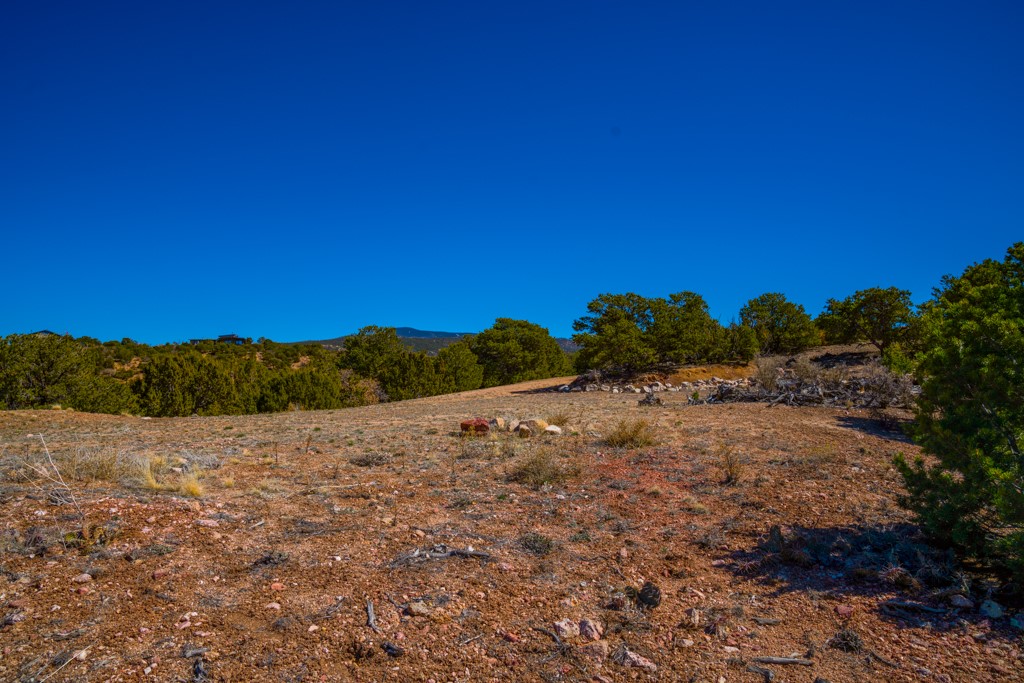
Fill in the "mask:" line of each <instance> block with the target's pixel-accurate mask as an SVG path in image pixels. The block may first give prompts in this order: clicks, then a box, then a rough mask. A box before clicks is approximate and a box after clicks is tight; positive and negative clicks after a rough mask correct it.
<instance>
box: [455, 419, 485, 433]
mask: <svg viewBox="0 0 1024 683" xmlns="http://www.w3.org/2000/svg"><path fill="white" fill-rule="evenodd" d="M459 426H460V427H461V428H462V431H464V432H472V433H473V434H486V433H487V432H489V431H490V430H491V425H490V423H488V422H487V420H485V419H484V418H482V417H474V418H473V419H472V420H463V421H462V423H461V424H460V425H459Z"/></svg>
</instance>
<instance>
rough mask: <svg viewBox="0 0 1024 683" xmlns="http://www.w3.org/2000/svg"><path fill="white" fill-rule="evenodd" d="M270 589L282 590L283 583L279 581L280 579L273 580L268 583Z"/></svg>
mask: <svg viewBox="0 0 1024 683" xmlns="http://www.w3.org/2000/svg"><path fill="white" fill-rule="evenodd" d="M270 590H272V591H283V590H284V584H283V583H281V582H280V581H275V582H274V583H272V584H270Z"/></svg>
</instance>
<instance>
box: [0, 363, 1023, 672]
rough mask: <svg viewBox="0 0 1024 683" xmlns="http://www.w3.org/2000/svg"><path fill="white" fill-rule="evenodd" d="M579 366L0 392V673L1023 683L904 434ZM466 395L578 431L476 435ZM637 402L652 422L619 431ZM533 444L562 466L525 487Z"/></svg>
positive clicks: (485, 413) (514, 415)
mask: <svg viewBox="0 0 1024 683" xmlns="http://www.w3.org/2000/svg"><path fill="white" fill-rule="evenodd" d="M565 381H567V380H565V379H563V380H557V379H556V380H547V381H544V382H534V383H528V384H524V385H516V386H513V387H501V388H497V389H486V390H480V391H475V392H468V393H465V394H458V395H453V396H443V397H436V398H430V399H422V400H416V401H408V402H403V403H395V404H385V405H378V406H371V407H366V408H358V409H350V410H339V411H324V412H293V413H287V414H276V415H261V416H247V417H211V418H182V419H143V418H137V417H117V416H98V415H86V414H79V413H73V412H69V411H30V412H0V448H2V453H0V465H2V468H0V475H2V477H0V502H2V508H0V510H2V512H0V553H2V554H0V616H2V619H3V621H2V622H0V680H4V681H43V680H50V681H143V680H153V681H392V680H393V681H433V682H435V683H441V682H442V681H446V682H447V681H451V682H454V681H540V680H544V681H619V680H665V681H701V682H719V681H749V682H751V683H754V682H759V681H766V680H772V678H771V677H773V679H774V680H775V681H801V682H806V683H812V682H813V681H822V680H824V681H831V682H832V683H838V682H841V681H877V680H880V679H884V680H888V681H958V682H959V681H963V682H965V683H966V682H968V681H1012V680H1024V673H1022V672H1024V659H1022V656H1021V645H1022V644H1021V631H1019V630H1016V629H1015V628H1014V627H1013V626H1011V624H1010V621H1011V619H1012V618H1014V617H1015V616H1016V614H1017V613H1016V611H1015V610H1016V609H1018V608H1019V605H1015V604H1014V603H1013V601H1012V600H1011V599H1008V598H1006V597H1005V596H1004V595H1003V594H1002V593H1000V591H1001V590H1003V587H1001V586H1000V585H999V582H998V581H997V580H995V579H993V578H991V577H985V576H977V575H970V574H968V573H964V572H962V571H961V569H960V568H958V567H957V566H956V565H955V564H953V563H952V562H951V560H950V558H949V557H948V556H947V555H946V554H944V553H942V552H940V551H938V550H934V549H930V548H928V547H927V546H925V545H923V544H921V543H920V540H919V539H918V537H917V534H916V531H915V529H914V527H913V526H912V525H910V524H909V523H908V521H909V518H908V516H907V515H906V513H905V512H903V511H902V510H901V509H900V508H899V507H898V506H897V504H896V497H897V495H898V493H899V491H900V480H899V476H898V474H897V473H896V472H895V470H894V468H893V466H892V465H891V459H892V457H893V455H894V454H895V453H896V452H898V451H903V452H905V453H908V454H915V453H916V452H917V449H916V447H915V446H914V445H912V444H911V443H909V442H908V441H907V440H906V439H905V437H903V436H902V434H901V433H899V432H892V431H885V430H883V429H882V428H881V427H880V425H879V424H878V423H876V422H875V421H873V420H872V419H871V417H870V416H869V415H867V414H861V413H858V412H856V411H844V410H835V409H824V408H787V407H775V408H768V407H766V406H764V405H758V404H735V405H717V406H715V405H697V406H688V405H687V401H686V396H685V395H683V394H681V393H671V394H670V393H666V394H664V405H662V406H655V407H649V408H646V407H640V406H638V405H637V397H636V396H635V395H621V394H610V393H605V392H593V393H572V394H559V393H546V392H537V391H536V390H537V389H539V388H542V387H549V386H557V385H559V384H561V383H564V382H565ZM474 416H482V417H485V418H493V417H502V418H505V419H520V418H524V419H525V418H540V419H544V420H547V421H549V422H553V423H559V424H561V425H562V426H563V431H564V433H563V434H562V435H561V436H543V437H535V438H531V439H520V438H517V437H515V436H513V435H510V434H507V433H499V434H493V433H492V434H489V435H486V436H482V437H473V438H463V437H461V436H459V434H458V430H459V422H460V421H461V420H463V419H466V418H470V417H474ZM622 420H646V421H647V422H649V423H650V425H651V431H652V433H653V436H654V439H655V442H654V443H653V444H651V445H647V446H641V447H638V448H622V447H619V448H615V447H611V446H609V445H607V443H606V441H605V439H606V438H607V437H608V435H609V434H611V433H613V431H614V430H615V428H616V426H617V425H618V423H619V422H620V421H622ZM40 435H42V437H43V439H45V445H46V446H47V448H48V450H49V452H50V454H51V456H52V457H53V458H54V461H55V462H56V463H57V465H58V468H59V469H60V470H61V475H62V476H63V478H64V480H65V482H66V484H67V487H64V486H62V485H61V484H60V483H59V481H58V482H54V481H50V480H48V479H46V478H45V477H44V476H43V474H44V473H45V474H46V475H48V476H49V477H50V478H53V479H55V478H56V475H55V472H54V471H53V470H52V468H51V469H43V470H41V469H39V468H40V467H44V468H45V467H47V460H46V453H45V451H44V449H43V440H42V439H40ZM538 464H539V465H546V466H548V467H549V468H552V471H553V472H555V475H553V476H552V477H551V479H553V480H554V483H552V484H546V485H542V486H536V487H535V486H531V485H529V484H528V483H519V482H518V481H516V480H515V479H514V477H513V475H514V474H515V473H516V472H523V471H531V470H530V468H531V467H536V466H539V465H538ZM30 465H34V466H35V467H36V468H37V469H36V470H35V471H33V470H31V469H29V466H30ZM19 473H20V474H19ZM558 475H560V476H558ZM26 477H27V478H26ZM90 479H92V480H91V481H90ZM730 480H731V481H730ZM76 506H78V507H80V508H81V510H82V513H83V514H84V517H85V523H84V525H83V523H82V520H81V519H80V518H79V516H78V515H77V512H76ZM83 526H84V529H83ZM773 527H777V528H774V529H773ZM453 551H456V552H454V553H453ZM648 583H650V584H653V585H654V586H656V587H657V589H658V591H660V601H658V600H656V599H652V594H653V593H654V592H657V591H654V590H653V589H652V588H650V587H648V588H646V589H644V590H641V589H642V587H644V586H645V584H648ZM638 592H639V593H640V595H639V596H638ZM1004 592H1005V591H1004ZM989 598H991V599H992V600H994V601H995V602H998V603H999V604H1000V605H1001V606H1002V608H1003V610H1004V614H1003V615H1002V616H1000V617H998V618H990V617H987V616H985V615H984V614H982V613H981V611H980V608H981V607H982V605H983V602H984V601H985V600H986V599H989ZM645 603H646V604H645ZM653 603H657V604H656V605H654V604H653ZM370 605H372V611H373V616H374V618H375V625H376V628H372V627H371V626H370V625H369V624H368V607H369V606H370ZM987 609H988V611H990V612H991V607H990V606H989V607H988V608H987ZM581 621H582V622H583V629H582V630H583V632H582V633H580V634H579V635H577V633H578V631H579V628H580V622H581ZM556 622H561V623H560V624H558V625H557V626H556ZM763 657H783V658H790V659H791V660H792V661H793V662H794V663H778V662H765V661H757V659H758V658H763Z"/></svg>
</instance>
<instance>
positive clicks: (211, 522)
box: [196, 519, 220, 529]
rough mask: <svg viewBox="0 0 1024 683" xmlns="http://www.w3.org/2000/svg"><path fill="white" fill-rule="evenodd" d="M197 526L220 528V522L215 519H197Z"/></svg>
mask: <svg viewBox="0 0 1024 683" xmlns="http://www.w3.org/2000/svg"><path fill="white" fill-rule="evenodd" d="M196 526H205V527H209V528H211V529H212V528H214V527H218V526H220V522H218V521H217V520H215V519H197V520H196Z"/></svg>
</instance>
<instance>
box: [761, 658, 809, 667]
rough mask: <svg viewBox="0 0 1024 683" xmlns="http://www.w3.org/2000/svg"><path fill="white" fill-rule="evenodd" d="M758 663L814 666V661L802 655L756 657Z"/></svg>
mask: <svg viewBox="0 0 1024 683" xmlns="http://www.w3.org/2000/svg"><path fill="white" fill-rule="evenodd" d="M753 661H755V662H757V663H758V664H798V665H800V666H814V662H812V661H811V660H809V659H801V658H800V657H754V660H753Z"/></svg>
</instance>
